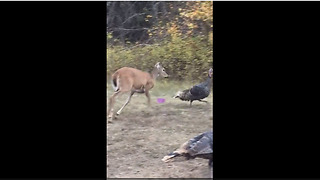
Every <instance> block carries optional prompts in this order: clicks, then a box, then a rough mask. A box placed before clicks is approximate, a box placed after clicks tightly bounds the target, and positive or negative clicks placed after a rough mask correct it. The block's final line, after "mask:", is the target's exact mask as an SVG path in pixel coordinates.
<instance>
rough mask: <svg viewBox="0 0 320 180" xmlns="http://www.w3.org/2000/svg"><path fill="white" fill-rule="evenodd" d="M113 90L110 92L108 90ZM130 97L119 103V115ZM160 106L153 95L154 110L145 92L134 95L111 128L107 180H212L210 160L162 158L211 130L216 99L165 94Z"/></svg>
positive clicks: (108, 138)
mask: <svg viewBox="0 0 320 180" xmlns="http://www.w3.org/2000/svg"><path fill="white" fill-rule="evenodd" d="M109 92H111V91H109ZM126 98H127V95H123V96H122V97H119V98H118V99H117V100H116V105H115V112H116V111H117V110H118V109H119V108H120V107H121V106H122V104H123V103H124V102H125V100H126ZM161 98H165V99H166V102H165V103H162V104H159V103H157V97H156V96H153V95H152V93H151V102H152V106H151V107H148V106H147V98H146V97H145V96H144V95H143V94H137V95H134V96H133V97H132V100H131V102H130V103H129V104H128V105H127V106H126V107H125V109H124V110H123V111H122V114H121V115H120V116H119V117H118V118H117V119H114V120H113V122H112V123H109V124H107V178H208V177H210V173H211V170H210V169H209V167H208V160H206V159H200V158H196V159H192V160H188V161H185V159H184V158H182V157H181V158H176V159H175V161H174V162H170V163H164V162H162V161H161V159H162V158H163V157H164V156H165V155H167V154H168V153H170V152H172V151H173V150H175V149H177V148H178V147H179V146H180V145H181V144H182V143H184V142H185V141H187V140H189V139H190V138H192V137H194V136H196V135H198V134H200V133H202V132H205V131H207V130H210V129H212V126H213V124H212V96H209V97H208V98H207V99H206V100H207V101H208V104H206V103H203V102H197V101H195V102H193V105H192V107H191V108H190V107H189V102H185V101H180V100H179V99H173V98H172V96H171V94H170V95H166V96H161Z"/></svg>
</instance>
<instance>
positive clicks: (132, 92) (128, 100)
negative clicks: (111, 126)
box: [117, 91, 135, 115]
mask: <svg viewBox="0 0 320 180" xmlns="http://www.w3.org/2000/svg"><path fill="white" fill-rule="evenodd" d="M134 93H135V92H134V91H131V93H130V95H129V97H128V99H127V102H126V103H124V105H123V106H122V107H121V108H120V109H119V111H118V112H117V115H120V113H121V111H122V109H123V108H124V107H126V105H127V104H128V103H129V102H130V100H131V97H132V95H133V94H134Z"/></svg>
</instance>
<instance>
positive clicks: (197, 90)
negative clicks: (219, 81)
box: [174, 68, 213, 106]
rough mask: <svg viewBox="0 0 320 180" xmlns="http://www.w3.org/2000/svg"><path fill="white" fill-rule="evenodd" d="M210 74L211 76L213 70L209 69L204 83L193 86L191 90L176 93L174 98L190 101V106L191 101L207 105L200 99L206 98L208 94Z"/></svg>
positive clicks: (210, 83)
mask: <svg viewBox="0 0 320 180" xmlns="http://www.w3.org/2000/svg"><path fill="white" fill-rule="evenodd" d="M212 74H213V69H212V68H210V70H209V73H208V78H207V79H206V81H204V82H202V83H200V84H198V85H195V86H193V87H192V88H191V89H186V90H184V91H179V92H177V94H176V95H175V96H174V98H179V99H181V100H182V101H190V106H191V104H192V101H195V100H198V101H201V102H206V103H207V101H204V100H202V99H204V98H206V97H208V96H209V94H210V90H211V86H212Z"/></svg>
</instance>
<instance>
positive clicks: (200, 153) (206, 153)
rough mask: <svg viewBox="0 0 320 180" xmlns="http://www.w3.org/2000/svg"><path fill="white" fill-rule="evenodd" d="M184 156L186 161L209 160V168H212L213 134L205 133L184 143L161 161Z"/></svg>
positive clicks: (210, 132)
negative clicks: (195, 159)
mask: <svg viewBox="0 0 320 180" xmlns="http://www.w3.org/2000/svg"><path fill="white" fill-rule="evenodd" d="M177 156H184V157H186V158H187V160H188V159H194V158H196V157H198V158H204V159H209V166H210V167H212V166H213V132H212V131H207V132H205V133H202V134H200V135H198V136H196V137H194V138H192V139H190V140H189V141H187V142H185V143H184V144H182V145H181V146H180V148H178V149H177V150H176V151H173V152H172V153H170V154H169V155H167V156H165V157H164V158H163V159H162V161H164V162H168V161H169V160H170V159H172V158H174V157H177Z"/></svg>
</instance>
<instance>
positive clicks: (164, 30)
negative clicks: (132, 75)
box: [107, 1, 213, 81]
mask: <svg viewBox="0 0 320 180" xmlns="http://www.w3.org/2000/svg"><path fill="white" fill-rule="evenodd" d="M212 10H213V3H212V2H210V1H190V2H183V1H180V2H165V1H158V2H157V1H151V2H150V1H149V2H134V1H126V2H107V75H111V74H112V73H113V72H114V71H115V70H117V69H119V68H121V67H124V66H129V67H134V68H137V69H141V70H143V71H151V70H152V68H153V66H154V64H155V63H156V62H161V63H162V64H163V65H164V67H165V68H166V71H167V73H168V74H170V75H171V77H170V79H175V80H197V81H198V80H203V79H204V78H205V76H206V75H207V72H208V70H209V68H210V67H212V62H213V58H212V55H213V38H212V35H213V32H212V29H213V28H212V27H213V17H212Z"/></svg>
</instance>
